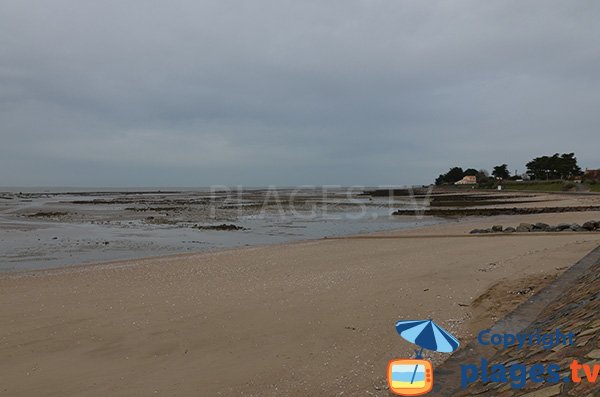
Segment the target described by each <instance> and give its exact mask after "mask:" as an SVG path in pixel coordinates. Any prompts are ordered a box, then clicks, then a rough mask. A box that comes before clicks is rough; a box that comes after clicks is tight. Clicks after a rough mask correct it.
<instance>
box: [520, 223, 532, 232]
mask: <svg viewBox="0 0 600 397" xmlns="http://www.w3.org/2000/svg"><path fill="white" fill-rule="evenodd" d="M532 230H533V225H532V224H531V223H521V224H519V226H517V232H530V231H532Z"/></svg>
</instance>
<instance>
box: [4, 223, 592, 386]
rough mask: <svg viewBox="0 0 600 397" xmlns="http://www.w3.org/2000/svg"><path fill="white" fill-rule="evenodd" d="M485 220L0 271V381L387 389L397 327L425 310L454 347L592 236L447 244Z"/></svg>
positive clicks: (437, 357) (397, 345)
mask: <svg viewBox="0 0 600 397" xmlns="http://www.w3.org/2000/svg"><path fill="white" fill-rule="evenodd" d="M594 215H595V216H598V215H600V214H594ZM582 216H588V214H584V215H581V214H545V215H544V217H542V218H541V219H540V220H543V221H548V218H553V219H554V220H555V221H556V222H558V221H561V220H564V219H566V218H567V217H568V218H569V219H572V220H574V221H580V220H581V217H582ZM531 219H532V218H531V216H507V217H497V218H494V221H498V222H512V223H514V222H518V221H525V220H531ZM489 221H490V219H489V218H485V219H466V220H461V221H458V222H449V223H443V224H436V225H432V226H426V227H424V228H418V229H410V230H401V231H394V232H380V233H377V236H373V235H370V236H367V237H366V238H365V237H364V236H363V237H362V238H361V237H360V236H353V237H346V238H336V239H333V238H329V239H319V240H311V241H297V242H293V243H287V244H279V245H268V246H260V247H242V248H235V249H229V250H225V251H217V252H211V253H199V254H187V253H185V254H177V255H175V256H168V257H164V256H163V257H158V258H157V257H154V258H145V259H139V260H127V261H118V262H117V263H116V264H115V263H112V264H98V265H91V267H90V265H83V266H81V267H79V268H77V269H73V268H72V267H63V268H59V269H57V270H53V271H52V272H49V271H48V270H40V271H35V273H36V274H35V275H33V276H31V277H29V276H23V274H22V273H20V275H19V274H15V273H10V274H7V273H5V274H2V275H0V317H1V318H2V320H3V322H4V324H6V325H5V327H4V328H5V329H4V333H3V338H2V339H0V351H1V352H2V355H3V356H4V357H8V359H7V360H5V361H4V362H2V363H0V370H1V371H3V373H5V374H6V376H7V379H9V382H8V383H7V385H6V386H5V388H6V390H7V393H8V395H11V396H13V395H15V396H21V395H23V396H26V395H32V394H40V393H41V391H44V392H45V393H46V394H48V395H63V396H68V395H78V394H86V395H92V396H94V395H98V396H101V395H102V396H105V395H130V394H154V393H155V391H158V394H165V395H172V394H179V395H195V394H197V393H196V392H195V391H197V390H198V389H199V388H201V389H202V390H204V391H206V393H208V394H210V395H213V394H218V393H222V394H224V395H266V396H269V395H273V396H276V395H298V394H303V395H318V394H325V395H331V394H337V393H339V392H340V391H344V392H345V394H346V395H364V394H365V391H369V392H370V393H373V394H374V395H380V396H384V395H387V391H386V390H385V365H386V363H387V360H388V359H390V358H392V357H402V356H409V355H410V354H412V350H411V349H412V347H411V346H409V344H407V343H404V342H402V340H401V338H399V337H398V336H397V335H396V334H395V330H394V329H393V324H394V322H395V321H396V320H398V319H402V318H405V319H408V318H427V317H430V316H431V317H433V318H435V319H436V321H437V322H439V323H440V325H442V326H444V327H445V328H447V329H448V330H449V331H451V332H453V333H455V334H457V335H458V336H459V338H460V339H461V341H467V340H469V339H470V338H471V337H472V334H473V332H474V330H473V326H474V325H473V324H475V322H476V321H480V322H479V323H478V324H477V326H483V325H486V324H491V323H493V322H494V321H495V316H501V315H502V312H504V311H507V310H508V311H510V310H512V308H514V307H516V305H518V304H519V303H520V302H522V301H524V300H525V299H527V298H528V297H529V296H530V294H531V293H533V292H537V291H538V290H539V289H541V288H543V287H544V286H545V285H547V284H548V283H550V282H551V281H552V280H553V278H554V277H556V276H558V275H559V274H560V273H562V272H563V271H564V270H565V269H566V267H570V265H572V264H573V263H575V262H576V261H577V260H579V259H580V258H581V257H583V256H584V255H585V253H587V251H589V250H591V249H592V248H594V247H595V246H597V245H598V243H599V242H600V234H594V233H585V234H583V233H582V234H579V233H560V234H558V235H547V234H537V233H535V234H534V233H530V234H529V235H527V237H526V238H524V235H519V234H512V235H502V239H494V238H489V237H493V235H490V236H488V235H486V236H485V237H488V238H483V239H482V238H479V237H483V236H472V235H471V236H469V237H472V238H473V239H474V240H470V239H468V238H467V239H464V238H455V237H458V236H460V235H461V234H465V235H468V231H469V230H470V229H471V228H472V227H473V226H474V225H478V224H482V223H488V222H489ZM424 229H425V230H424ZM425 233H426V234H425ZM381 235H385V237H383V238H381ZM452 236H454V237H452ZM405 237H408V238H405ZM495 237H499V236H497V235H496V236H495ZM433 241H435V243H433V244H432V242H433ZM505 244H508V246H510V250H508V251H507V250H506V249H504V248H503V246H504V245H505ZM533 264H535V266H533ZM450 269H451V271H449V270H450ZM475 280H479V281H477V282H474V281H475ZM531 287H533V289H532V290H531V291H530V289H531ZM521 291H525V292H521ZM486 294H488V295H489V296H488V297H487V298H486V299H483V300H481V299H479V298H480V297H482V296H485V295H486ZM498 302H499V304H500V306H499V307H495V306H494V305H493V304H494V303H498ZM488 304H492V305H491V306H488ZM248 357H262V358H263V359H264V360H261V361H259V362H256V361H254V362H253V363H250V362H249V361H248V360H244V358H248ZM356 357H358V358H356ZM431 358H432V359H433V361H434V365H439V363H441V362H442V361H443V360H445V359H446V358H447V357H445V356H442V355H441V354H434V355H432V356H431ZM98 367H101V368H102V369H101V370H99V369H98ZM232 374H233V375H232ZM293 374H295V375H293ZM94 382H95V383H96V386H94V387H91V386H90V385H91V384H92V383H94Z"/></svg>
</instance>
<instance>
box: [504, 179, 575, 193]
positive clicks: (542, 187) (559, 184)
mask: <svg viewBox="0 0 600 397" xmlns="http://www.w3.org/2000/svg"><path fill="white" fill-rule="evenodd" d="M564 187H565V184H564V183H563V181H548V182H509V183H506V182H505V183H503V185H502V188H503V189H509V190H526V191H535V192H562V191H564Z"/></svg>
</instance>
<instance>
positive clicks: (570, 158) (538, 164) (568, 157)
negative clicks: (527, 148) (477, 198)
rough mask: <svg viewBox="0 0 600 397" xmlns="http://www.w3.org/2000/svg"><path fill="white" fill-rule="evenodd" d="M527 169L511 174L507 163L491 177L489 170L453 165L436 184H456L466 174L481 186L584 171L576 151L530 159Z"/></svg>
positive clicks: (575, 174)
mask: <svg viewBox="0 0 600 397" xmlns="http://www.w3.org/2000/svg"><path fill="white" fill-rule="evenodd" d="M526 167H527V171H526V172H525V174H524V175H511V174H510V171H509V170H508V165H507V164H501V165H497V166H495V167H494V168H493V170H492V177H490V175H489V173H488V171H487V170H484V169H482V170H476V169H474V168H467V169H466V170H463V169H462V168H461V167H452V168H450V170H449V171H448V172H446V173H445V174H440V175H439V176H438V177H437V178H436V180H435V184H436V185H444V184H454V183H456V182H458V181H460V180H461V179H463V178H464V177H465V176H476V177H477V183H478V185H480V186H486V185H493V183H494V182H495V181H496V180H504V179H513V180H517V179H523V178H527V179H532V180H552V179H572V178H574V177H577V176H581V175H582V174H583V172H582V171H581V168H580V167H579V165H578V164H577V158H576V157H575V153H563V154H562V155H559V154H558V153H555V154H553V155H552V156H540V157H536V158H534V159H533V160H531V161H529V162H528V163H527V164H526Z"/></svg>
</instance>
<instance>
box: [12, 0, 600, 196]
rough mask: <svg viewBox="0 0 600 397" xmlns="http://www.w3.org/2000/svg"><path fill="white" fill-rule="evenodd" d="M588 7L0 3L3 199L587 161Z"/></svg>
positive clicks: (599, 37)
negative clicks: (60, 189) (22, 189)
mask: <svg viewBox="0 0 600 397" xmlns="http://www.w3.org/2000/svg"><path fill="white" fill-rule="evenodd" d="M599 15H600V2H598V1H593V0H590V1H572V0H569V1H564V0H561V1H549V0H547V1H543V2H540V1H524V0H514V1H507V0H502V1H489V0H486V1H481V0H473V1H457V0H453V1H423V0H416V1H405V0H381V1H374V0H373V1H367V0H362V1H357V0H339V1H326V0H300V1H298V0H295V1H287V0H271V1H266V0H256V1H242V0H239V1H229V0H215V1H204V0H189V1H183V0H170V1H150V0H131V1H127V0H118V1H110V0H102V1H86V0H73V1H62V0H52V1H47V0H41V1H29V0H14V1H10V0H6V1H2V2H0V186H2V185H3V186H16V185H18V186H28V185H29V186H32V185H33V186H36V185H37V186H206V185H210V184H228V185H233V184H244V185H268V184H277V185H288V186H289V185H299V184H345V185H351V184H368V185H375V184H420V183H430V182H432V181H433V180H434V179H435V177H436V176H437V175H438V174H439V173H441V172H445V171H446V170H447V169H448V168H449V167H451V166H454V165H461V166H463V167H465V168H466V167H474V168H478V169H479V168H487V169H490V168H492V166H494V165H497V164H501V163H507V164H508V165H509V168H510V170H511V171H513V170H514V169H518V170H519V171H520V172H523V171H524V170H525V166H524V164H525V163H526V162H527V161H528V160H530V159H531V158H532V157H534V156H538V155H543V154H553V153H555V152H561V153H562V152H575V153H576V154H577V157H578V159H579V162H580V165H581V166H582V167H583V168H585V167H590V168H594V167H596V168H597V167H600V156H599V154H598V152H599V148H600V131H599V130H600V23H598V16H599Z"/></svg>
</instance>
